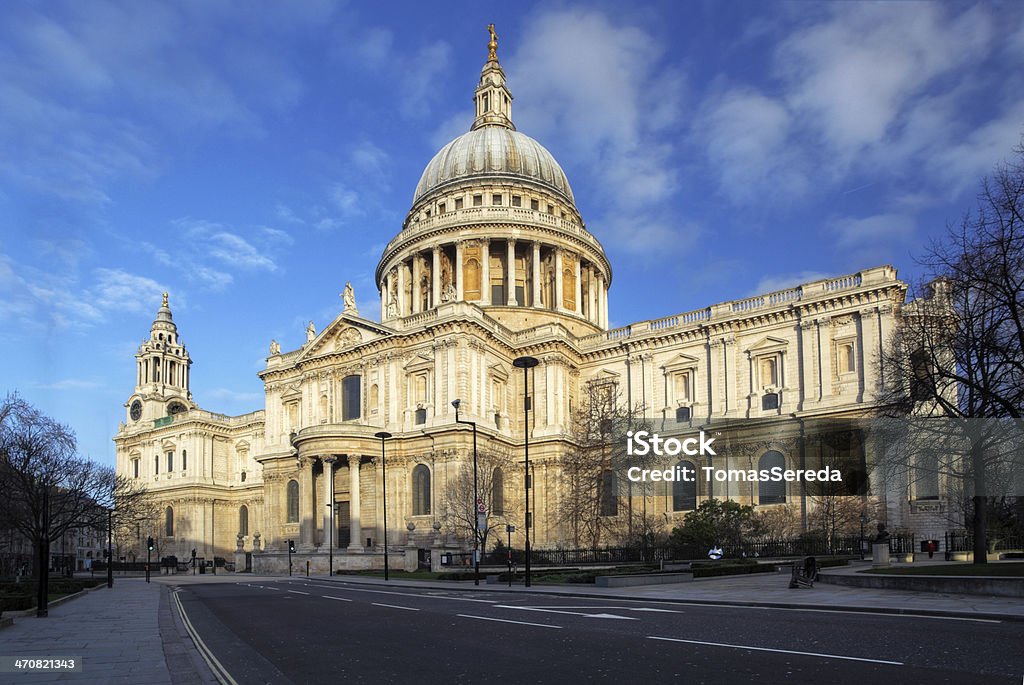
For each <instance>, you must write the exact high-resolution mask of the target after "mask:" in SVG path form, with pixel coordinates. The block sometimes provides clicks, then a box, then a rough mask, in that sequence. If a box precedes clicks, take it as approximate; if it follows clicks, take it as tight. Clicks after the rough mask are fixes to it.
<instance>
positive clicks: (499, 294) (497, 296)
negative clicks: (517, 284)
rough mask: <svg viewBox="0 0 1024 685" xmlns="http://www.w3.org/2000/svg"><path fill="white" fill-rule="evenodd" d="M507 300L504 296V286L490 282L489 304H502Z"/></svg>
mask: <svg viewBox="0 0 1024 685" xmlns="http://www.w3.org/2000/svg"><path fill="white" fill-rule="evenodd" d="M507 301H508V298H506V297H505V286H504V284H500V283H492V284H491V304H498V305H503V304H505V303H506V302H507Z"/></svg>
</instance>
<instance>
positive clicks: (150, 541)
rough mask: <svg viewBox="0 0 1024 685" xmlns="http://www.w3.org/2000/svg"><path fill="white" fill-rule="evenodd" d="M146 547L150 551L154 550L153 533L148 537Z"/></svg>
mask: <svg viewBox="0 0 1024 685" xmlns="http://www.w3.org/2000/svg"><path fill="white" fill-rule="evenodd" d="M146 549H148V550H149V551H150V552H152V551H153V536H152V535H151V536H149V537H148V538H147V539H146Z"/></svg>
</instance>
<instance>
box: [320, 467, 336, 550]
mask: <svg viewBox="0 0 1024 685" xmlns="http://www.w3.org/2000/svg"><path fill="white" fill-rule="evenodd" d="M320 461H321V462H323V465H324V505H325V506H324V540H323V541H324V544H328V542H329V541H330V540H331V539H332V538H333V536H334V462H335V461H337V458H336V457H335V456H334V455H328V456H326V457H321V459H320ZM333 544H334V545H335V546H337V544H338V541H337V540H334V542H333Z"/></svg>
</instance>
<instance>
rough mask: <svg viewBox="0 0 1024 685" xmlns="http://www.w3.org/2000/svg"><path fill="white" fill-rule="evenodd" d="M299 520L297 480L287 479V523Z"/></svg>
mask: <svg viewBox="0 0 1024 685" xmlns="http://www.w3.org/2000/svg"><path fill="white" fill-rule="evenodd" d="M298 522H299V481H297V480H290V481H288V523H298Z"/></svg>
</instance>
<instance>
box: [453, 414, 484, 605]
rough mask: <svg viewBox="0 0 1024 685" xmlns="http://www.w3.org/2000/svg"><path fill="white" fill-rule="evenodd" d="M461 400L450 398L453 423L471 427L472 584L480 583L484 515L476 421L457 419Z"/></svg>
mask: <svg viewBox="0 0 1024 685" xmlns="http://www.w3.org/2000/svg"><path fill="white" fill-rule="evenodd" d="M460 403H461V400H452V406H453V407H455V423H464V424H467V425H469V426H472V427H473V585H479V584H480V517H481V516H484V517H486V515H487V512H486V511H484V503H483V501H481V499H480V491H479V489H478V485H477V482H478V481H477V458H476V421H460V420H459V404H460Z"/></svg>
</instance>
